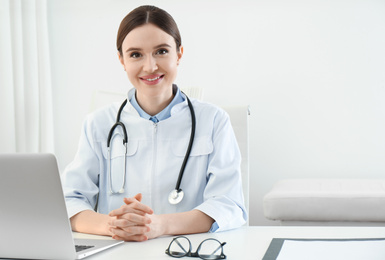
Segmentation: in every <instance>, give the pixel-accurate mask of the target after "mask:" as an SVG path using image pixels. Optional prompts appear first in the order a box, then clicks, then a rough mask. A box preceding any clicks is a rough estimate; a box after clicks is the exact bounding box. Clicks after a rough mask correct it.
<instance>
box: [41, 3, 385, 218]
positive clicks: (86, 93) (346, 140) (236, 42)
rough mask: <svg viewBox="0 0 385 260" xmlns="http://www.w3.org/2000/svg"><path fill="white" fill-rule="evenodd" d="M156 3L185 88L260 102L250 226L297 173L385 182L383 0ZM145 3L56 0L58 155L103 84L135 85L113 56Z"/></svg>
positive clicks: (65, 157) (73, 144)
mask: <svg viewBox="0 0 385 260" xmlns="http://www.w3.org/2000/svg"><path fill="white" fill-rule="evenodd" d="M158 2H160V1H153V2H152V3H155V4H156V5H158V6H159V7H162V8H164V9H165V10H167V11H168V12H170V13H171V14H172V15H173V17H174V18H175V20H176V21H177V23H178V25H179V27H180V30H181V33H182V40H183V45H184V51H185V53H184V57H183V61H182V64H181V66H180V70H179V75H178V79H177V83H178V84H179V85H180V86H200V87H203V88H204V91H205V92H204V100H206V101H208V102H211V103H215V104H217V105H231V104H233V105H244V104H249V105H250V106H251V118H250V120H251V121H250V134H251V136H250V138H251V141H250V154H251V164H250V170H251V177H250V179H251V183H250V189H251V194H250V195H251V216H250V217H251V219H250V224H252V225H267V224H273V223H271V222H269V221H267V220H265V219H264V217H263V214H262V197H263V195H264V194H265V193H267V192H268V191H269V189H270V188H271V187H272V185H273V183H274V182H276V181H277V180H279V179H282V178H296V177H309V178H321V177H347V178H351V177H352V178H353V177H362V178H366V177H369V178H383V176H385V134H384V133H385V73H384V71H385V48H384V46H385V15H384V14H385V1H382V0H378V1H376V0H355V1H350V0H334V1H333V0H294V1H284V0H282V1H279V0H259V1H252V0H250V1H247V0H237V1H235V0H233V1H223V0H222V1H220V0H216V1H206V0H194V1H178V0H164V1H161V2H160V3H158ZM148 3H151V2H148V1H147V2H144V1H139V0H130V1H127V0H115V1H107V0H105V1H102V0H98V1H95V0H66V1H61V0H60V1H59V0H50V1H48V4H49V6H48V11H49V30H50V43H51V58H52V72H53V86H54V97H53V98H54V105H55V112H54V113H55V119H56V120H55V135H56V140H57V144H56V148H57V152H56V155H57V156H58V159H59V165H60V167H61V169H63V168H64V167H65V165H66V164H67V163H69V162H70V161H71V159H72V158H73V156H74V153H75V151H76V148H77V142H78V137H79V132H80V127H81V122H82V120H83V119H84V117H85V115H86V114H87V113H88V112H89V106H90V101H91V97H92V94H93V92H94V91H95V90H97V89H105V90H112V91H119V92H121V91H126V90H128V89H129V88H131V87H130V84H129V82H128V79H126V76H125V73H124V71H123V69H122V68H121V66H120V64H119V62H118V59H117V56H116V49H115V37H116V32H117V29H118V26H119V23H120V21H121V19H122V18H123V17H124V16H125V15H126V14H127V13H128V12H129V11H130V10H132V9H133V8H134V7H137V6H138V5H142V4H148Z"/></svg>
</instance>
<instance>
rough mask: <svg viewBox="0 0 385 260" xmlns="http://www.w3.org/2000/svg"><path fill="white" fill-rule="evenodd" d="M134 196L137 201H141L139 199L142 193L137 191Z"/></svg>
mask: <svg viewBox="0 0 385 260" xmlns="http://www.w3.org/2000/svg"><path fill="white" fill-rule="evenodd" d="M134 198H135V199H136V200H137V201H139V202H141V201H142V198H143V195H142V193H138V194H136V195H135V196H134Z"/></svg>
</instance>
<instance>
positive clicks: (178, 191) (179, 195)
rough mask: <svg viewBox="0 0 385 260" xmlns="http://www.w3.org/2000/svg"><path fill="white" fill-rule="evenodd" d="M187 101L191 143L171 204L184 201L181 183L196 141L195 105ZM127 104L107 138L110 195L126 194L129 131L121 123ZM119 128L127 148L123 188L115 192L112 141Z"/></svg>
mask: <svg viewBox="0 0 385 260" xmlns="http://www.w3.org/2000/svg"><path fill="white" fill-rule="evenodd" d="M183 94H184V93H183ZM185 96H186V95H185ZM186 99H187V104H188V106H189V108H190V113H191V134H190V141H189V144H188V147H187V151H186V155H185V157H184V159H183V163H182V166H181V168H180V171H179V176H178V180H177V182H176V186H175V189H174V190H172V191H171V192H170V194H169V195H168V201H169V203H170V204H178V203H179V202H181V201H182V199H183V197H184V192H183V190H182V189H181V188H180V183H181V182H182V177H183V173H184V169H185V168H186V164H187V160H188V158H189V157H190V153H191V148H192V145H193V141H194V136H195V126H196V121H195V112H194V108H193V105H192V104H191V101H190V99H189V98H188V97H187V96H186ZM126 104H127V99H126V100H125V101H124V102H123V103H122V105H121V106H120V108H119V110H118V114H117V116H116V123H115V124H114V125H113V126H112V127H111V130H110V132H109V133H108V138H107V151H108V158H107V160H108V162H107V176H108V179H109V182H110V194H121V193H124V187H125V185H126V168H127V130H126V127H125V125H124V124H123V123H122V122H120V115H121V113H122V111H123V108H124V107H125V106H126ZM117 127H120V128H121V129H122V132H123V145H124V148H125V155H124V172H123V183H122V186H121V188H120V189H119V191H115V190H114V189H113V187H112V174H111V139H112V137H113V134H114V131H115V129H116V128H117Z"/></svg>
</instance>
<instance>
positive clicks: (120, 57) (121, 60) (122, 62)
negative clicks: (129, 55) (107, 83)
mask: <svg viewBox="0 0 385 260" xmlns="http://www.w3.org/2000/svg"><path fill="white" fill-rule="evenodd" d="M118 58H119V61H120V64H122V66H123V69H124V70H126V68H125V67H124V59H123V56H122V55H120V52H119V51H118Z"/></svg>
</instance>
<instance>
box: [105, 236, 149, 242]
mask: <svg viewBox="0 0 385 260" xmlns="http://www.w3.org/2000/svg"><path fill="white" fill-rule="evenodd" d="M112 238H113V239H116V240H124V241H135V242H142V241H146V240H148V237H147V236H146V235H132V236H129V237H126V238H123V237H120V236H118V235H112Z"/></svg>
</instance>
